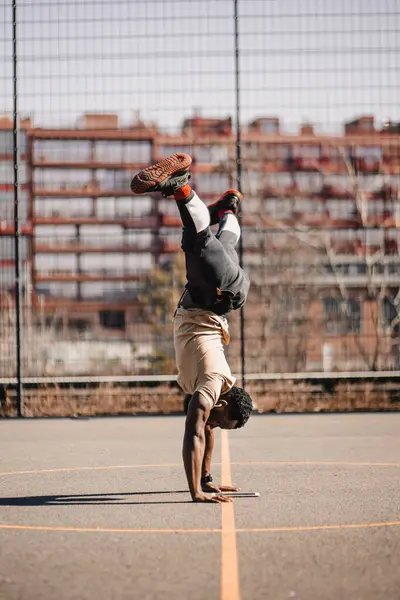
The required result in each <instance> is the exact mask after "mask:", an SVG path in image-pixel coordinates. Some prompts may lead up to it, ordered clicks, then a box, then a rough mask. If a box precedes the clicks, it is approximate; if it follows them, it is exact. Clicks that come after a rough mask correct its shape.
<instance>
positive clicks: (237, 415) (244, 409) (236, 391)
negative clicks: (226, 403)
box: [229, 385, 253, 429]
mask: <svg viewBox="0 0 400 600" xmlns="http://www.w3.org/2000/svg"><path fill="white" fill-rule="evenodd" d="M229 398H230V399H231V400H232V404H231V409H230V411H229V416H230V418H231V419H232V420H234V421H237V425H236V427H235V429H239V428H240V427H243V425H245V424H246V423H247V421H248V420H249V418H250V415H251V413H252V411H253V402H252V400H251V398H250V396H249V394H248V393H247V392H245V391H244V389H243V388H240V387H237V386H236V385H234V386H233V388H231V390H230V392H229Z"/></svg>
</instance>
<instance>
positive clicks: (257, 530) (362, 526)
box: [236, 521, 400, 533]
mask: <svg viewBox="0 0 400 600" xmlns="http://www.w3.org/2000/svg"><path fill="white" fill-rule="evenodd" d="M396 525H400V521H387V522H383V523H348V524H343V525H294V526H293V527H256V528H253V529H251V528H249V529H245V528H244V529H236V531H237V532H238V533H274V532H278V531H322V530H327V529H365V528H366V527H393V526H396Z"/></svg>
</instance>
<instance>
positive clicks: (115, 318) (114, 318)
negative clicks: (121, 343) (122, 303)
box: [99, 310, 125, 329]
mask: <svg viewBox="0 0 400 600" xmlns="http://www.w3.org/2000/svg"><path fill="white" fill-rule="evenodd" d="M99 318H100V325H102V326H103V327H106V328H108V329H125V311H124V310H101V311H100V312H99Z"/></svg>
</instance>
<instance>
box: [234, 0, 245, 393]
mask: <svg viewBox="0 0 400 600" xmlns="http://www.w3.org/2000/svg"><path fill="white" fill-rule="evenodd" d="M234 20H235V95H236V182H237V189H238V190H239V192H242V154H241V152H242V145H241V124H240V65H239V59H240V56H239V14H238V0H234ZM242 211H243V208H242ZM239 263H240V266H241V267H242V268H243V230H242V233H241V236H240V239H239ZM244 324H245V315H244V306H242V308H241V309H240V360H241V376H242V387H243V389H245V387H246V345H245V328H244Z"/></svg>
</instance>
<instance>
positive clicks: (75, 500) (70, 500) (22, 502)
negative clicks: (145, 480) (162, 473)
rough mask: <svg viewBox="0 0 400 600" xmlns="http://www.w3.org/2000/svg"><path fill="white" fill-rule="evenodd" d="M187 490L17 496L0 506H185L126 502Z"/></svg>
mask: <svg viewBox="0 0 400 600" xmlns="http://www.w3.org/2000/svg"><path fill="white" fill-rule="evenodd" d="M188 493H189V492H188V490H169V491H162V492H157V491H155V492H148V491H147V492H121V493H112V494H68V495H60V494H57V495H54V496H19V497H16V498H0V506H60V505H64V506H65V505H71V506H77V505H80V504H82V505H85V506H86V505H89V504H99V505H102V506H104V505H118V506H121V505H133V504H187V503H191V501H190V500H163V499H162V500H147V499H146V500H140V501H128V500H126V497H127V496H129V497H131V496H134V497H138V496H146V497H148V496H161V497H162V498H163V497H165V496H166V495H172V494H188Z"/></svg>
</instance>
